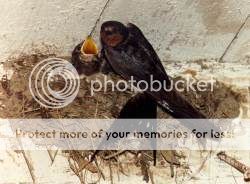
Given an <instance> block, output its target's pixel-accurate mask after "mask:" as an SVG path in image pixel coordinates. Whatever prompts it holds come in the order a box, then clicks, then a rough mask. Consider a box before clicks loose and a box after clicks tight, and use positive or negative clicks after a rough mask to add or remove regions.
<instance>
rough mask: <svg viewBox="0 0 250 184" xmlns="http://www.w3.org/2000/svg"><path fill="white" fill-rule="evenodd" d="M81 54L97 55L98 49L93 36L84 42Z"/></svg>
mask: <svg viewBox="0 0 250 184" xmlns="http://www.w3.org/2000/svg"><path fill="white" fill-rule="evenodd" d="M81 53H82V54H83V55H97V54H98V48H97V45H96V43H95V41H94V40H93V38H92V37H91V36H88V37H87V38H86V40H85V41H84V42H83V44H82V47H81Z"/></svg>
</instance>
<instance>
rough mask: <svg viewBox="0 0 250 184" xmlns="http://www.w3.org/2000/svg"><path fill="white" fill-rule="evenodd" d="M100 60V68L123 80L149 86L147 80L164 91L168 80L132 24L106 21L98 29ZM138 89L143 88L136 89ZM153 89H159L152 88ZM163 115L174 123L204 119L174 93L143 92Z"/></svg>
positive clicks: (168, 82) (155, 57) (158, 60)
mask: <svg viewBox="0 0 250 184" xmlns="http://www.w3.org/2000/svg"><path fill="white" fill-rule="evenodd" d="M100 36H101V44H102V51H101V52H102V58H103V60H104V62H103V63H104V68H108V69H110V71H114V72H115V73H116V74H118V75H120V76H121V77H122V78H124V79H125V80H130V79H131V77H132V76H133V78H134V80H135V81H136V82H137V83H138V82H139V81H141V80H144V81H146V82H147V83H148V84H149V86H150V77H151V76H152V77H153V80H157V81H159V82H160V83H161V85H162V86H163V85H164V82H165V83H166V86H167V87H168V86H169V85H170V80H169V77H168V75H167V74H166V72H165V69H164V67H163V65H162V63H161V61H160V59H159V57H158V55H157V54H156V52H155V50H154V48H153V47H152V45H151V44H150V43H149V42H148V40H147V39H146V38H145V37H144V35H143V33H142V32H141V30H140V29H139V28H138V27H137V26H136V25H134V24H132V23H129V24H128V25H127V26H125V25H123V24H122V23H120V22H117V21H107V22H104V23H103V24H102V26H101V32H100ZM140 87H141V88H142V89H143V88H144V87H145V86H140ZM153 87H154V89H157V88H158V87H159V85H155V84H154V85H153ZM146 93H147V94H149V95H150V96H151V97H152V98H153V99H154V100H155V101H156V102H157V103H158V104H159V105H160V106H161V107H162V108H163V109H164V110H165V111H167V112H168V113H169V114H170V115H171V116H173V117H174V118H178V119H205V118H206V117H205V115H203V114H202V113H201V112H199V111H197V110H196V109H195V108H194V107H193V106H192V105H191V104H190V103H189V102H188V101H186V100H185V99H184V98H183V97H182V96H181V95H180V94H179V93H178V92H177V91H176V90H174V89H173V90H171V91H166V90H164V89H163V88H162V89H161V90H159V91H152V90H147V91H146Z"/></svg>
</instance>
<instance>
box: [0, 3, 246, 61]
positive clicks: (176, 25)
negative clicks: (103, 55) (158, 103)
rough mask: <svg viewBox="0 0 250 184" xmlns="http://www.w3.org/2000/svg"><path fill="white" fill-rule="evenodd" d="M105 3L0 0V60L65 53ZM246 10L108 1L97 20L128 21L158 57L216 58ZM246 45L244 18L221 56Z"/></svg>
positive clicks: (231, 57)
mask: <svg viewBox="0 0 250 184" xmlns="http://www.w3.org/2000/svg"><path fill="white" fill-rule="evenodd" d="M105 3H106V0H105V1H104V0H71V1H68V0H47V1H41V0H40V1H35V0H8V1H6V0H0V7H1V8H0V9H1V11H0V60H1V61H2V60H4V59H6V58H7V57H8V56H10V55H12V54H18V53H20V52H30V51H34V52H35V49H38V50H40V51H42V52H43V51H47V50H50V52H56V53H58V54H62V55H65V54H69V53H70V51H71V50H72V48H73V46H74V45H75V44H77V43H78V42H79V41H80V40H82V39H83V38H85V37H86V35H87V34H88V33H89V32H90V30H91V29H92V27H93V25H94V23H95V21H96V19H97V18H98V17H99V14H100V12H101V10H102V8H103V7H104V4H105ZM249 12H250V1H249V0H240V1H237V0H182V1H177V0H140V1H138V0H128V1H125V0H110V2H109V4H108V7H107V8H106V9H105V10H104V14H103V16H102V17H101V22H103V21H104V20H110V19H114V20H120V21H123V22H133V23H135V24H137V25H138V26H139V27H140V28H141V29H142V30H143V32H144V33H145V35H146V37H147V38H148V39H149V40H150V42H151V43H152V44H153V46H154V47H155V49H156V50H157V52H158V53H159V55H160V57H161V58H162V59H163V60H195V59H199V58H206V59H209V58H219V57H220V56H221V55H222V53H223V52H224V50H225V48H226V47H227V45H228V44H229V42H230V41H231V40H232V38H233V37H234V35H235V33H236V32H237V30H238V29H239V27H240V25H241V24H242V22H243V21H244V19H245V18H246V16H247V14H248V13H249ZM101 22H100V24H101ZM100 24H99V25H98V26H97V28H96V34H95V36H97V35H98V34H97V33H98V32H99V27H100ZM249 46H250V20H249V21H248V22H247V23H246V25H245V26H244V28H243V29H242V31H241V33H240V35H239V38H238V39H237V40H236V42H235V43H234V44H233V45H232V47H231V48H230V50H229V52H228V53H227V55H226V56H225V59H226V60H227V61H236V60H239V59H242V58H245V57H246V56H249V55H250V51H249V49H248V48H249ZM34 48H35V49H34Z"/></svg>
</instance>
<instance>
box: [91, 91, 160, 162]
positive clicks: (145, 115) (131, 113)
mask: <svg viewBox="0 0 250 184" xmlns="http://www.w3.org/2000/svg"><path fill="white" fill-rule="evenodd" d="M125 119H130V121H134V122H133V124H130V123H124V121H120V120H125ZM135 119H150V120H151V121H149V123H150V124H147V125H146V124H145V123H140V122H135V121H136V120H135ZM156 119H157V103H156V102H155V100H154V99H152V97H151V96H150V95H148V94H147V93H137V94H136V95H134V96H133V97H131V98H130V99H129V100H128V101H127V102H126V104H125V105H124V106H123V107H122V109H121V110H120V113H119V114H118V116H117V117H116V120H115V121H114V122H113V123H112V125H111V127H110V128H109V131H110V132H120V130H126V131H129V132H134V131H136V130H145V131H146V130H149V131H154V130H155V129H156V122H155V121H156ZM128 121H129V120H128ZM135 123H136V124H135ZM128 125H130V126H128ZM117 141H118V139H114V140H112V141H110V142H112V144H114V143H115V142H117ZM105 145H106V144H105V140H103V141H102V142H101V143H100V144H99V147H98V148H97V150H96V151H95V152H94V153H93V154H92V155H91V159H90V162H92V161H93V160H94V158H95V156H96V155H97V154H98V153H99V152H100V148H102V149H103V148H105V147H103V146H105ZM150 145H151V147H152V150H153V164H154V165H156V154H157V151H156V141H155V140H153V141H152V140H150Z"/></svg>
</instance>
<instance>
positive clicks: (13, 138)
mask: <svg viewBox="0 0 250 184" xmlns="http://www.w3.org/2000/svg"><path fill="white" fill-rule="evenodd" d="M249 140H250V119H242V120H237V121H236V120H235V119H157V120H154V119H116V120H115V119H1V120H0V150H20V149H23V150H46V149H52V150H53V149H61V150H172V149H173V150H180V149H187V148H188V149H190V150H250V141H249Z"/></svg>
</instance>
